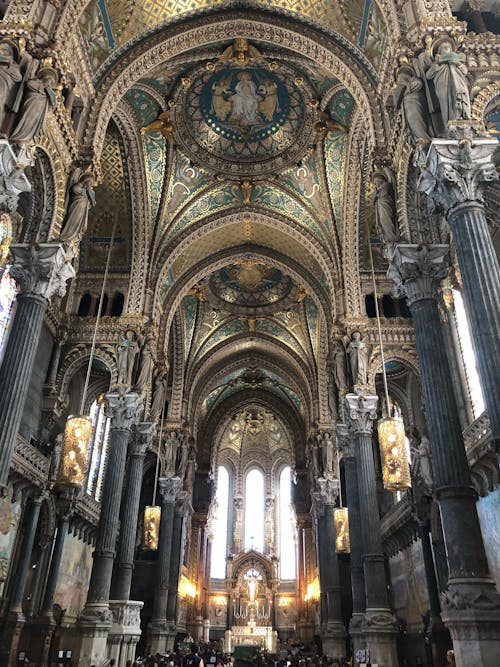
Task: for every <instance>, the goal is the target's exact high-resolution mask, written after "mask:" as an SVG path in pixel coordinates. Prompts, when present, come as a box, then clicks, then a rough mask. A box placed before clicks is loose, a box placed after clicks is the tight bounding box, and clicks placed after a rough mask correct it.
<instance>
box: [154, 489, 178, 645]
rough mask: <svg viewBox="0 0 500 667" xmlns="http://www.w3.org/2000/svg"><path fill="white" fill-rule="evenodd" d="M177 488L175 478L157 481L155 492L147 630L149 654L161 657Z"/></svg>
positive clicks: (165, 643)
mask: <svg viewBox="0 0 500 667" xmlns="http://www.w3.org/2000/svg"><path fill="white" fill-rule="evenodd" d="M180 486H181V480H180V478H179V477H169V478H166V477H160V480H159V489H160V493H161V495H162V507H161V519H160V535H159V542H158V576H157V577H156V588H155V594H154V601H153V615H152V618H151V621H150V622H149V626H148V636H149V640H150V642H149V643H150V644H151V651H152V653H153V654H155V653H157V652H159V653H164V652H165V650H166V645H167V638H168V623H167V600H168V592H169V588H170V563H171V558H172V535H173V527H174V508H175V499H176V497H177V494H178V493H179V490H180Z"/></svg>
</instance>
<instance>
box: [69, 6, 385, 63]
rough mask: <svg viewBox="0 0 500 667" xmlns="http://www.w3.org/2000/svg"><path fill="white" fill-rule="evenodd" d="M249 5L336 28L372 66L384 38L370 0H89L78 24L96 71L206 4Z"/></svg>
mask: <svg viewBox="0 0 500 667" xmlns="http://www.w3.org/2000/svg"><path fill="white" fill-rule="evenodd" d="M235 6H236V7H241V8H243V7H250V8H257V9H272V10H274V11H277V12H280V13H282V14H284V15H289V16H294V17H298V18H300V19H302V20H304V21H306V22H309V23H312V24H314V25H316V26H319V27H321V28H322V29H324V30H328V31H331V32H333V33H336V34H338V35H339V36H340V37H341V38H343V39H344V40H345V41H346V44H349V45H350V47H351V48H356V49H359V50H360V51H362V52H364V54H365V55H366V57H367V58H368V60H369V61H370V62H371V63H372V65H373V66H374V67H375V68H377V67H378V66H379V64H380V61H381V57H382V54H383V52H384V49H385V45H386V41H387V30H388V28H387V23H386V20H385V17H384V15H383V13H382V11H381V9H380V7H379V4H378V3H377V2H375V1H374V0H337V1H336V2H331V0H314V1H311V0H277V1H276V0H253V1H252V2H237V3H235V2H234V1H230V0H91V2H90V3H89V4H88V6H87V8H86V10H85V11H84V13H83V14H82V15H81V17H80V20H79V30H80V34H81V38H82V40H83V43H84V45H85V50H86V53H87V57H88V60H89V64H90V66H91V69H92V70H93V71H94V72H95V71H97V70H98V69H99V67H100V66H101V65H102V64H103V63H104V62H105V61H106V60H107V59H108V58H109V56H110V55H112V54H113V53H114V52H115V51H116V50H118V49H120V47H123V45H125V44H127V43H128V42H132V41H137V40H138V39H139V38H140V37H141V35H144V34H146V33H150V32H151V31H154V30H157V29H159V28H161V27H163V26H165V25H169V24H171V23H173V22H175V21H177V20H182V19H183V18H185V17H187V16H193V15H196V14H201V13H203V12H207V10H220V9H234V8H235Z"/></svg>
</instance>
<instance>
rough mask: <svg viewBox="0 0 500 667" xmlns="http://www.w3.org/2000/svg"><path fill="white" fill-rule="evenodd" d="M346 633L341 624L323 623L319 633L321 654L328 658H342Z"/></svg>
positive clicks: (344, 653)
mask: <svg viewBox="0 0 500 667" xmlns="http://www.w3.org/2000/svg"><path fill="white" fill-rule="evenodd" d="M346 637H347V633H346V631H345V627H344V624H343V623H340V622H330V623H325V625H324V626H323V628H322V631H321V643H322V645H323V653H324V655H327V656H328V657H330V658H343V657H345V655H346V654H347V651H346Z"/></svg>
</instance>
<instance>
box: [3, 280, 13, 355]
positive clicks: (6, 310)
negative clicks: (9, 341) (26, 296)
mask: <svg viewBox="0 0 500 667" xmlns="http://www.w3.org/2000/svg"><path fill="white" fill-rule="evenodd" d="M15 296H16V283H15V281H14V278H12V276H11V275H10V274H9V270H8V268H7V269H5V271H4V272H3V273H2V276H1V278H0V357H1V354H2V348H3V346H4V344H5V341H6V334H7V329H8V327H9V322H10V319H11V315H12V307H13V305H14V299H15Z"/></svg>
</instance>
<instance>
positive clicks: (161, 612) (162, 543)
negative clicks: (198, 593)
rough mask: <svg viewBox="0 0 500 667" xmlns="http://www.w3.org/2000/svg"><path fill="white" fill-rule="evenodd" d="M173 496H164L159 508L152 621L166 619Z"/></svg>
mask: <svg viewBox="0 0 500 667" xmlns="http://www.w3.org/2000/svg"><path fill="white" fill-rule="evenodd" d="M174 504H175V498H172V497H164V498H163V502H162V508H161V519H160V535H159V540H158V577H157V586H156V589H155V596H154V603H153V616H152V621H153V622H158V621H164V622H166V620H167V598H168V589H169V583H170V579H169V576H170V559H171V555H172V532H173V519H174Z"/></svg>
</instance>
